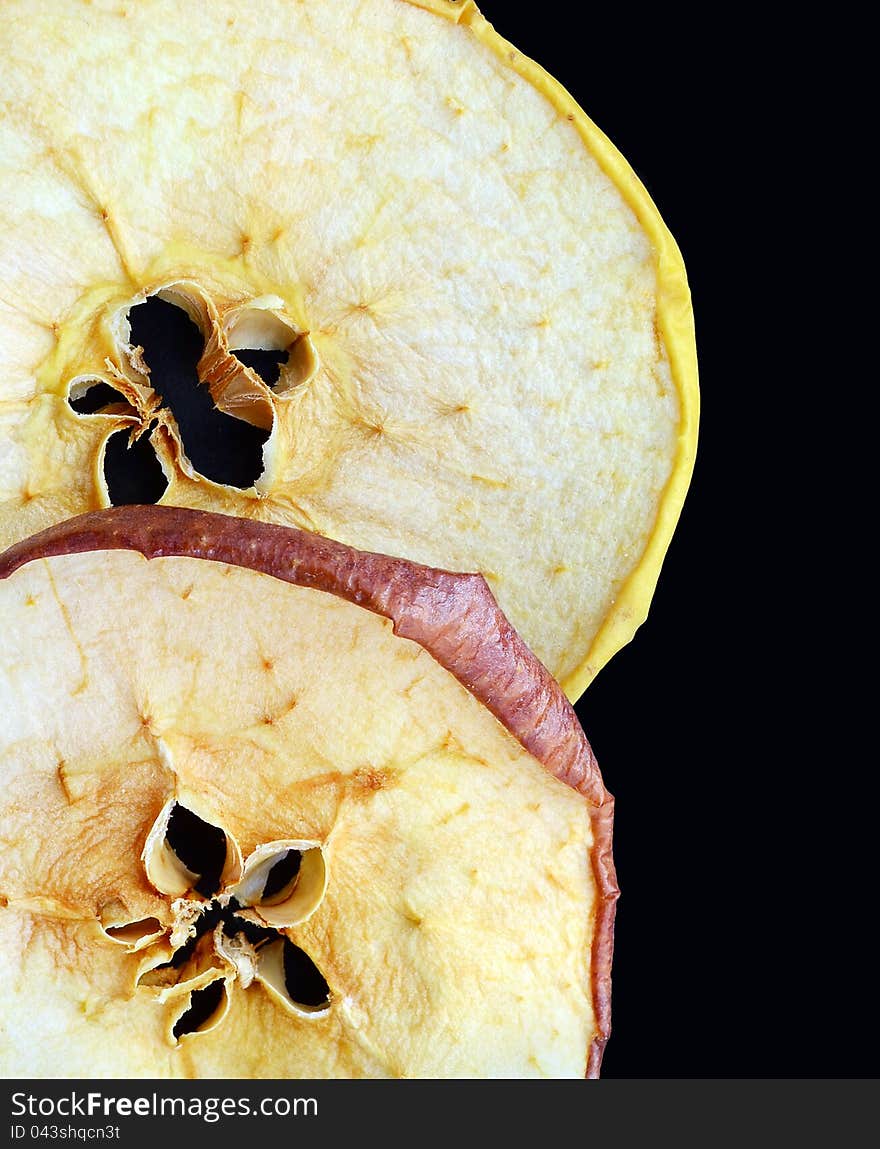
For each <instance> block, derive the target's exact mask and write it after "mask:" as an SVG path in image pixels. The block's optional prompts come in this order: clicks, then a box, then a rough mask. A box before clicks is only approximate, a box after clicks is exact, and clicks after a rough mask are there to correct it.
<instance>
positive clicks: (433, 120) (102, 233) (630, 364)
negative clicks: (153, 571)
mask: <svg viewBox="0 0 880 1149" xmlns="http://www.w3.org/2000/svg"><path fill="white" fill-rule="evenodd" d="M560 34H563V33H560ZM0 59H2V60H3V87H4V102H3V106H2V109H0V545H8V544H9V543H11V542H13V541H15V540H16V539H20V538H24V537H26V536H28V535H31V534H33V533H34V532H35V531H37V530H40V529H42V528H43V527H45V526H47V525H49V524H50V523H53V522H56V521H59V520H61V519H64V518H67V517H70V516H72V515H74V514H77V513H79V512H83V511H87V510H92V509H96V508H99V507H106V506H107V505H108V504H109V502H110V500H111V495H112V497H113V498H114V499H116V500H117V501H118V499H121V498H123V497H124V495H122V494H120V495H118V496H117V495H116V493H115V492H108V489H107V484H106V482H105V477H104V473H103V463H104V455H105V451H106V450H107V449H108V443H110V444H111V449H112V451H113V453H114V455H119V454H121V453H122V447H123V446H124V444H125V442H126V441H127V440H128V439H129V437H130V436H131V435H135V436H139V438H138V451H139V452H140V457H141V458H142V459H144V460H146V458H147V457H148V456H147V455H146V454H145V452H149V451H151V450H154V451H155V453H156V454H157V455H158V458H159V460H160V461H161V471H160V470H159V468H158V464H156V463H155V462H154V463H153V471H154V473H153V475H152V478H151V488H152V490H153V492H154V493H153V494H151V496H150V497H151V498H153V497H155V498H157V499H158V498H160V497H161V501H162V502H164V503H168V504H174V505H186V506H192V507H200V508H206V509H212V510H216V511H223V512H226V513H231V514H236V515H240V516H243V517H245V518H249V519H260V520H265V521H270V522H281V523H286V524H291V525H295V526H300V527H305V528H308V529H310V530H314V531H317V532H320V533H321V534H324V535H327V536H329V537H332V538H335V539H338V540H340V541H342V542H345V543H348V544H350V545H352V546H356V547H360V548H364V549H367V550H372V551H380V552H382V553H386V554H394V555H401V556H404V557H407V558H410V559H413V560H415V561H418V562H422V563H427V564H429V565H433V566H442V567H445V568H448V569H454V570H469V571H480V572H482V573H483V574H484V576H485V577H486V579H487V580H488V581H489V583H490V585H491V586H492V589H493V591H494V593H495V595H496V597H497V599H498V601H499V603H500V604H501V606H502V608H503V609H504V610H505V612H506V613H507V615H508V616H509V617H510V619H511V620H512V622H513V623H514V625H515V626H516V627H517V628H518V629H519V631H520V632H521V633H522V634H523V636H524V637H525V639H526V640H527V642H528V643H529V644H530V646H531V647H532V649H533V650H534V651H535V652H536V653H537V655H538V656H539V657H540V658H541V660H542V661H543V662H544V663H545V665H547V666H548V667H549V669H550V670H551V671H552V672H553V673H554V675H555V676H556V677H557V678H558V679H559V680H560V681H561V682H562V684H563V686H564V688H565V690H566V691H567V692H568V694H569V696H570V697H572V698H573V697H576V696H577V695H578V694H579V693H580V692H581V691H582V690H583V688H584V686H585V685H586V684H587V683H588V682H589V681H590V680H591V678H592V676H593V675H594V674H595V673H596V671H597V670H598V668H599V667H601V666H602V664H603V663H604V662H605V661H606V660H607V659H608V658H609V657H610V656H611V655H612V654H613V653H614V651H615V650H617V649H618V648H619V647H620V646H621V645H623V644H624V643H625V642H627V641H628V640H629V638H630V637H631V636H632V634H633V632H634V630H635V628H636V627H637V626H638V625H639V623H640V621H641V620H642V619H643V618H644V615H645V612H646V610H647V606H648V602H649V600H650V597H651V594H652V591H653V588H654V585H655V582H656V579H657V575H658V572H659V567H660V563H661V561H662V558H663V554H664V552H665V550H666V546H667V544H668V542H669V538H670V535H671V533H672V530H673V527H674V524H675V521H676V519H677V517H678V513H679V509H680V507H681V503H682V500H683V498H684V493H685V489H686V487H687V484H688V480H689V477H690V473H691V468H692V464H693V456H694V445H695V437H696V425H697V384H696V360H695V350H694V335H693V320H692V313H691V307H690V300H689V293H688V287H687V281H686V277H685V271H684V267H683V264H682V260H681V256H680V255H679V252H678V250H677V248H676V245H675V243H674V241H673V239H672V237H671V236H670V235H669V233H668V231H667V230H666V228H665V227H664V225H663V223H662V221H661V219H660V217H659V215H658V213H657V211H656V209H655V207H654V205H653V204H652V203H651V201H650V199H649V197H648V195H647V193H646V192H645V189H644V188H643V187H642V185H641V184H640V182H639V181H638V179H637V178H636V176H635V175H634V174H633V172H632V171H631V169H630V168H629V167H628V165H627V164H626V162H625V161H624V160H623V158H622V157H621V156H620V155H619V154H618V153H617V151H616V150H615V149H614V147H613V146H612V145H611V144H610V143H609V141H608V140H607V139H606V138H605V137H604V136H603V135H602V133H601V132H600V131H599V130H598V129H597V128H596V127H595V126H594V125H593V124H592V123H591V122H590V121H589V120H588V119H587V117H586V116H585V115H584V113H583V112H582V111H581V109H580V108H579V107H578V106H577V105H576V104H575V103H574V101H573V100H572V98H571V97H570V96H569V95H568V94H567V93H566V92H565V91H563V90H562V88H561V87H560V86H559V85H558V84H557V83H555V81H553V80H552V79H551V78H550V77H549V76H548V75H547V74H546V73H545V72H544V71H542V69H541V68H540V67H538V66H537V65H536V64H534V63H532V62H531V61H530V60H529V59H528V58H527V57H525V56H523V55H522V54H521V53H519V52H518V51H516V50H515V49H514V48H513V47H512V46H511V45H510V44H509V43H507V41H505V40H504V39H503V38H502V37H501V36H499V35H498V34H497V33H496V32H495V31H494V30H493V29H492V27H491V25H489V24H488V23H487V22H486V21H485V20H484V19H483V17H482V16H481V15H480V13H479V12H478V10H477V8H476V7H475V6H474V4H473V3H471V0H463V2H453V0H419V2H418V3H402V2H401V0H333V2H332V3H331V2H329V0H309V2H308V3H300V4H295V3H282V4H274V5H272V6H271V15H269V14H268V10H267V9H266V8H265V6H261V5H255V6H252V7H247V6H242V4H241V3H240V2H239V0H216V2H213V3H211V4H210V5H208V6H207V7H206V6H204V5H198V6H197V5H180V4H174V3H171V2H170V0H140V2H139V3H137V4H129V5H123V6H122V7H121V8H119V7H117V6H113V5H97V4H86V3H84V2H73V0H46V2H44V3H40V4H30V3H25V2H24V0H8V2H7V3H6V4H4V18H3V21H2V23H0ZM59 92H68V93H75V97H72V98H70V99H59V98H58V93H59ZM150 296H159V297H161V298H162V299H163V300H165V301H166V302H168V303H171V304H174V305H175V306H177V307H179V308H181V309H182V310H183V311H184V312H185V313H186V314H187V315H188V316H189V317H190V318H191V319H192V321H193V322H194V323H195V324H196V325H197V326H198V328H199V329H200V333H201V340H202V344H203V347H204V353H203V355H202V357H201V360H200V363H199V373H200V376H201V380H202V383H203V384H204V386H205V387H207V388H208V389H209V391H210V394H211V397H212V398H213V401H214V403H215V404H216V405H217V408H218V409H219V410H220V411H222V412H224V413H225V414H226V415H227V416H229V417H230V418H234V419H237V420H243V421H245V422H247V423H250V424H253V426H254V427H255V428H257V429H260V431H261V432H262V433H268V439H267V440H266V442H265V445H264V446H263V447H262V448H261V449H262V461H263V468H262V473H259V471H258V472H257V474H256V477H255V478H254V479H253V480H245V479H242V482H243V483H244V484H245V486H244V487H243V488H242V489H239V488H237V487H234V486H232V485H230V484H228V483H227V484H225V485H224V484H223V483H219V482H216V481H213V480H212V479H211V478H210V477H209V476H208V475H206V474H204V473H203V472H201V471H200V470H199V469H198V468H197V467H196V466H195V464H194V462H193V459H192V458H191V457H190V453H188V449H187V443H186V437H185V436H183V437H182V435H181V430H180V427H179V426H178V423H177V420H176V418H175V416H174V414H173V412H172V411H171V409H170V408H169V407H168V405H167V403H166V401H165V398H164V397H163V393H162V387H163V385H162V383H161V380H159V381H157V379H156V378H155V377H154V376H153V375H152V374H150V368H151V366H153V365H154V364H155V362H156V360H155V359H152V362H151V354H152V353H151V348H150V347H146V348H141V347H140V346H132V345H131V343H130V338H131V328H130V318H129V317H130V315H131V312H132V308H135V307H137V306H138V305H139V304H141V303H143V302H144V300H145V299H146V298H147V297H150ZM244 348H252V349H254V348H256V349H262V350H264V351H265V350H269V351H271V350H276V351H278V352H279V353H283V354H284V355H286V359H287V361H286V363H285V364H284V365H283V366H282V368H281V377H280V379H279V380H278V383H277V384H276V385H274V386H270V385H267V384H266V383H265V382H264V381H263V380H262V379H261V378H260V377H259V376H258V374H257V373H256V371H255V370H254V369H253V368H252V367H251V366H249V365H248V361H247V355H246V354H245V351H244V350H243V349H244ZM152 351H153V352H156V348H153V349H152ZM156 353H157V354H158V352H156ZM101 383H103V384H104V385H106V386H107V387H109V388H112V391H113V393H114V394H115V395H116V396H117V399H116V401H114V402H107V403H105V404H104V405H103V406H101V407H99V408H98V409H97V410H95V411H88V410H83V409H79V408H81V407H82V406H83V403H85V399H86V397H87V395H88V391H89V390H95V389H96V388H98V387H99V386H100V384H101ZM84 392H85V395H84ZM96 393H97V392H96ZM69 399H71V400H72V401H73V406H72V405H71V402H69V401H68V400H69ZM81 401H82V402H81ZM85 406H86V407H88V406H89V404H88V403H85ZM114 435H115V436H116V438H113V436H114ZM131 461H132V463H134V461H135V457H134V455H132V456H131ZM248 473H250V472H249V471H248ZM163 474H164V479H163ZM166 484H167V489H165V488H166ZM163 490H164V494H163V493H162V492H163ZM139 501H145V498H141V499H140V500H139Z"/></svg>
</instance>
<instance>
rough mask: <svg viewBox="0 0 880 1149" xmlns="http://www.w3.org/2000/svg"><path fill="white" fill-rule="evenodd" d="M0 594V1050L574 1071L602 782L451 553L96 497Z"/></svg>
mask: <svg viewBox="0 0 880 1149" xmlns="http://www.w3.org/2000/svg"><path fill="white" fill-rule="evenodd" d="M138 551H139V552H141V553H136V552H138ZM144 556H147V558H148V559H149V561H146V560H145V558H144ZM0 615H2V617H3V619H4V642H3V648H2V655H0V714H2V715H3V718H2V722H0V836H2V840H3V842H4V849H3V851H2V852H0V895H2V897H0V906H2V909H0V950H2V954H3V957H2V961H3V967H4V978H3V984H2V990H0V1013H2V1016H3V1025H4V1029H3V1040H2V1042H0V1073H5V1074H15V1075H16V1076H38V1075H65V1074H83V1075H86V1076H90V1077H101V1076H116V1075H122V1076H159V1077H162V1076H178V1075H181V1074H187V1075H205V1076H309V1077H315V1076H331V1077H332V1076H397V1077H402V1076H428V1077H435V1076H446V1077H456V1076H458V1077H485V1076H554V1077H557V1076H582V1075H583V1074H584V1073H585V1072H586V1073H588V1074H590V1075H593V1076H595V1075H596V1074H598V1071H599V1063H600V1060H601V1053H602V1049H603V1046H604V1043H605V1040H606V1038H607V1035H608V1031H609V1010H610V964H611V947H612V923H613V913H614V905H615V898H616V895H617V889H616V884H615V880H614V869H613V864H612V859H611V817H612V801H611V799H610V797H609V795H608V794H607V793H606V791H605V789H604V787H603V785H602V781H601V778H600V776H599V772H598V769H597V767H596V763H595V760H594V758H593V755H592V753H591V751H590V747H589V744H588V743H587V740H586V738H585V736H584V734H583V731H582V730H581V728H580V726H579V724H578V722H577V719H576V717H575V715H574V712H573V710H572V709H571V706H570V704H569V703H568V702H567V700H566V699H565V696H564V694H563V693H562V691H561V689H560V688H559V686H558V685H557V684H556V682H555V681H554V680H553V679H552V677H551V676H550V675H549V673H548V672H547V671H546V670H545V669H544V668H543V667H542V666H541V665H540V663H538V661H537V660H536V659H535V657H534V656H533V655H532V654H531V653H530V652H529V650H528V648H527V647H526V646H525V645H524V643H523V642H522V640H521V639H520V638H519V636H518V635H517V633H516V632H515V631H514V630H513V628H512V627H511V626H510V624H509V623H508V621H507V620H506V618H505V617H504V615H503V614H502V613H501V611H500V610H499V608H498V606H497V604H496V603H495V600H494V599H493V597H492V595H491V593H490V592H489V590H488V588H487V586H486V584H485V582H484V581H483V580H482V579H481V578H480V577H479V576H474V575H463V576H462V575H455V574H450V573H448V572H445V571H441V570H435V569H429V568H423V567H418V566H416V565H415V564H413V563H410V562H408V561H406V560H401V559H393V558H388V557H386V556H382V555H375V554H367V553H363V552H358V551H355V550H353V549H352V548H349V547H347V546H345V545H343V544H340V543H336V542H332V541H330V540H327V539H324V538H321V537H319V536H317V535H314V534H311V533H308V532H302V531H298V530H295V529H290V528H285V527H278V526H273V525H270V524H264V523H251V522H243V521H241V520H240V519H236V518H232V517H227V516H221V515H216V514H212V513H208V512H202V511H192V510H187V509H182V508H170V507H153V508H137V507H125V508H116V509H111V510H108V511H101V512H95V513H92V514H89V515H85V516H81V517H79V518H74V519H71V520H68V521H66V522H64V523H61V524H58V525H56V526H54V527H51V528H49V529H48V530H47V531H45V532H43V533H42V534H40V535H37V536H35V537H34V538H33V539H29V540H26V541H23V542H20V543H18V544H16V545H15V546H13V547H12V548H10V549H9V550H8V551H7V552H5V554H3V555H2V556H0Z"/></svg>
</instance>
